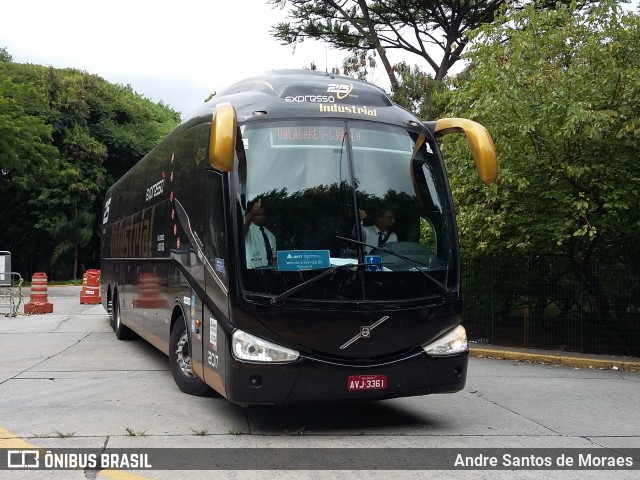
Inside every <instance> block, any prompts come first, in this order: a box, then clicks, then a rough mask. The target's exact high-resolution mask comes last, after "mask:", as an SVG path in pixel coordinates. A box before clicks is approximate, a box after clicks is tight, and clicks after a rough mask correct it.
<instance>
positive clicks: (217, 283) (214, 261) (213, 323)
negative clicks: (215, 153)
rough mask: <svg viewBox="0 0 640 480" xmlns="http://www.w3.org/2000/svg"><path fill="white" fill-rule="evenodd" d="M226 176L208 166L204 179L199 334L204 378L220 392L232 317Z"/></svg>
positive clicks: (222, 384)
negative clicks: (202, 298) (202, 291)
mask: <svg viewBox="0 0 640 480" xmlns="http://www.w3.org/2000/svg"><path fill="white" fill-rule="evenodd" d="M223 180H224V179H223V176H222V175H221V174H220V173H218V172H215V171H212V170H208V171H207V172H206V180H205V191H206V194H205V202H206V222H205V224H206V231H205V235H204V254H205V262H204V263H205V285H206V290H207V295H206V299H207V302H206V303H205V305H204V306H203V312H202V324H203V328H202V335H201V337H198V338H196V339H195V340H196V341H201V342H202V343H201V346H200V345H197V344H194V348H193V349H194V350H196V349H198V348H200V351H201V352H202V357H203V364H204V379H205V381H206V382H207V383H208V384H209V385H211V386H212V387H214V388H215V389H216V390H217V391H218V392H220V393H223V392H224V371H225V369H224V361H225V358H226V350H227V349H226V345H227V342H226V333H225V331H226V329H225V328H224V327H225V326H227V325H228V322H227V319H228V318H229V290H228V288H229V282H228V269H229V262H228V254H227V252H228V248H227V247H228V245H227V238H228V236H227V232H226V229H225V212H226V211H227V209H228V205H226V204H225V196H224V188H223V183H224V182H223Z"/></svg>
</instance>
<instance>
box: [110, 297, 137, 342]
mask: <svg viewBox="0 0 640 480" xmlns="http://www.w3.org/2000/svg"><path fill="white" fill-rule="evenodd" d="M113 324H114V330H115V331H116V337H117V338H118V340H130V339H131V338H132V337H133V332H132V331H131V330H130V329H129V327H127V326H126V325H124V324H123V323H122V318H121V317H120V302H118V297H116V296H114V297H113Z"/></svg>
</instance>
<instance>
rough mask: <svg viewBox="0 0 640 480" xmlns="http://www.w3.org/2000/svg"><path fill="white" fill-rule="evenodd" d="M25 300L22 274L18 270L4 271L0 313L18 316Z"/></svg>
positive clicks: (0, 290)
mask: <svg viewBox="0 0 640 480" xmlns="http://www.w3.org/2000/svg"><path fill="white" fill-rule="evenodd" d="M7 277H8V278H7ZM23 302H24V296H23V295H22V276H21V275H20V274H19V273H18V272H3V273H2V281H1V282H0V315H3V316H5V317H16V316H18V311H19V310H20V305H22V303H23Z"/></svg>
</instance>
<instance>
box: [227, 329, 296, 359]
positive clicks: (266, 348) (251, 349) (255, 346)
mask: <svg viewBox="0 0 640 480" xmlns="http://www.w3.org/2000/svg"><path fill="white" fill-rule="evenodd" d="M231 348H232V351H233V356H234V357H235V358H236V359H238V360H241V361H244V362H255V363H264V362H268V363H290V362H295V361H296V360H297V359H298V357H299V356H300V354H299V353H298V352H296V351H295V350H290V349H288V348H285V347H281V346H280V345H276V344H275V343H271V342H268V341H266V340H263V339H261V338H258V337H254V336H253V335H249V334H248V333H246V332H243V331H242V330H236V331H235V332H233V335H232V336H231Z"/></svg>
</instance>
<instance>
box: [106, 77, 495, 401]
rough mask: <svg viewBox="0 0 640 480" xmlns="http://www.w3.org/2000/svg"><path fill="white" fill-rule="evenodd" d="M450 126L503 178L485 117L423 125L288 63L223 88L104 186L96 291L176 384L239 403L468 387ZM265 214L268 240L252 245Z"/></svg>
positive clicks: (480, 163)
mask: <svg viewBox="0 0 640 480" xmlns="http://www.w3.org/2000/svg"><path fill="white" fill-rule="evenodd" d="M450 132H462V133H464V134H466V137H467V139H468V140H469V144H470V146H471V151H472V153H473V156H474V159H475V162H476V168H477V171H478V174H479V176H480V179H481V180H482V181H483V182H485V183H488V182H492V181H494V180H495V178H496V175H497V163H496V158H495V151H494V147H493V142H492V140H491V137H490V136H489V134H488V133H487V131H486V129H484V127H482V126H481V125H479V124H477V123H475V122H472V121H469V120H464V119H443V120H438V121H436V122H427V123H423V122H421V121H420V120H418V119H417V118H416V117H414V116H413V115H411V114H410V113H409V112H407V111H406V110H405V109H403V108H400V107H399V106H397V105H395V104H393V103H392V101H391V100H390V99H389V97H388V96H387V95H386V94H385V93H384V91H382V90H381V89H379V88H378V87H376V86H373V85H371V84H368V83H366V82H360V81H356V80H354V79H351V78H346V77H340V76H333V75H330V74H325V73H320V72H314V71H304V70H302V71H289V70H287V71H273V72H269V73H266V74H264V75H261V76H257V77H254V78H250V79H247V80H245V81H242V82H239V83H237V84H235V85H233V86H231V87H229V88H227V89H226V90H224V91H222V92H220V93H219V94H218V95H216V96H215V97H214V98H213V100H211V101H209V102H208V103H205V104H203V106H202V107H201V108H200V109H199V110H198V111H197V112H196V113H195V114H194V115H193V116H192V117H190V118H188V119H186V120H185V121H184V122H183V123H182V124H181V125H180V126H178V127H177V128H176V129H175V130H174V131H173V132H172V133H171V134H169V135H168V136H167V137H166V138H165V139H164V140H163V141H162V142H161V143H160V144H159V145H158V146H157V147H156V148H154V149H153V150H152V151H151V152H150V153H148V154H147V155H146V156H145V157H144V158H143V159H142V160H140V161H139V162H138V163H137V164H136V165H135V166H134V167H133V168H132V169H131V170H130V171H129V172H128V173H127V174H125V175H124V176H123V177H122V178H121V179H120V180H119V181H118V182H117V183H115V184H114V185H113V186H112V187H111V188H110V189H109V191H108V192H107V195H106V199H105V205H104V216H103V230H102V252H101V257H102V265H101V269H102V275H101V278H102V280H101V282H102V284H101V295H102V299H103V300H102V301H103V304H104V306H105V308H106V309H107V311H108V313H109V315H110V318H111V321H112V326H113V328H114V330H115V332H116V335H117V337H118V338H119V339H126V338H128V337H130V336H132V335H133V334H134V333H135V334H137V335H138V336H140V337H142V338H143V339H145V340H146V341H148V342H150V343H151V344H152V345H154V346H155V347H157V348H158V349H160V350H161V351H163V352H164V353H165V354H167V355H168V356H169V363H170V366H171V371H172V374H173V377H174V379H175V381H176V383H177V385H178V386H179V388H180V389H181V390H182V391H184V392H186V393H190V394H194V395H205V394H208V393H211V389H213V390H215V391H216V392H218V393H219V394H220V395H222V396H224V397H226V398H227V399H229V400H230V401H232V402H236V403H239V404H262V403H288V402H292V403H293V402H299V403H301V402H330V401H331V402H333V401H365V400H375V399H385V398H393V397H403V396H412V395H425V394H431V393H445V392H456V391H459V390H461V389H462V388H463V387H464V385H465V381H466V375H467V360H468V347H467V339H466V333H465V330H464V328H463V327H462V325H461V323H462V318H461V314H460V312H461V296H460V261H459V252H458V241H457V233H456V224H455V217H454V211H453V205H452V199H451V193H450V190H449V186H448V182H447V176H446V173H445V168H444V165H443V160H442V157H441V154H440V151H439V148H438V145H437V143H436V138H437V137H438V136H440V135H443V134H446V133H450ZM376 212H381V213H379V215H378V217H380V216H386V217H388V218H387V220H389V218H391V219H393V220H395V224H394V228H393V234H392V235H391V236H388V237H387V241H386V243H385V242H382V243H381V244H378V243H379V242H371V241H370V240H369V239H368V237H367V235H365V229H366V228H372V227H374V226H375V225H376V224H374V225H369V222H370V220H371V219H375V218H376ZM255 216H258V217H261V222H258V220H256V219H255ZM250 220H253V221H250ZM378 221H380V218H378ZM258 223H261V224H262V225H264V226H266V230H267V231H268V233H269V236H268V237H266V236H263V237H257V238H258V241H257V243H256V240H255V237H254V238H253V240H251V239H250V236H251V235H252V230H251V229H252V228H254V229H255V228H257V224H258ZM391 223H393V222H391ZM260 233H262V232H260ZM387 235H388V234H387ZM260 238H262V239H263V240H262V241H261V240H260ZM252 242H253V243H252ZM256 245H257V246H256ZM261 250H262V251H261ZM266 250H269V253H266V254H265V251H266Z"/></svg>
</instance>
